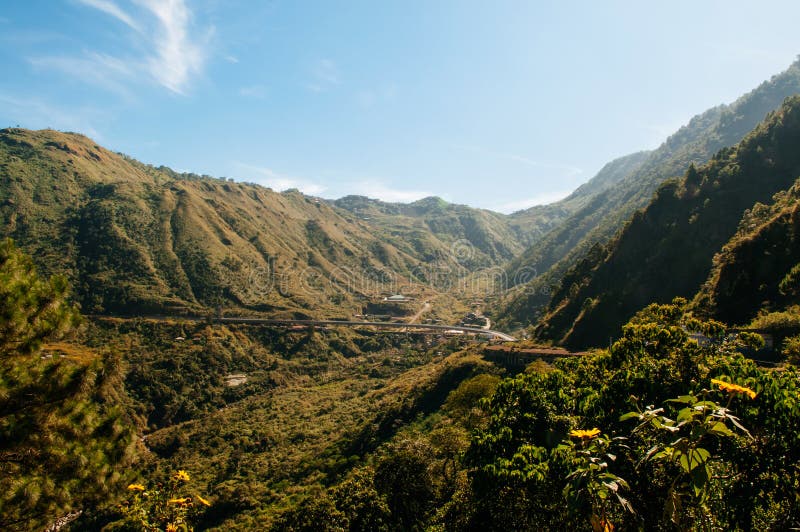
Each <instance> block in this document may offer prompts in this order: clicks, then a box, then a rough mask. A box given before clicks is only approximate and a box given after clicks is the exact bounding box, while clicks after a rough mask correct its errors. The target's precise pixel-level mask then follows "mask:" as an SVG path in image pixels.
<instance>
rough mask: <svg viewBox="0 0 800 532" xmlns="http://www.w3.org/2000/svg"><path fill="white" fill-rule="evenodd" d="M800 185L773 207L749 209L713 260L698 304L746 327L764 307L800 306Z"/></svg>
mask: <svg viewBox="0 0 800 532" xmlns="http://www.w3.org/2000/svg"><path fill="white" fill-rule="evenodd" d="M799 281H800V182H796V183H795V184H794V186H792V187H791V188H790V189H789V190H787V191H785V192H779V193H778V194H776V195H775V197H774V200H773V202H772V203H771V204H770V205H764V204H762V203H757V204H756V205H755V206H754V207H753V208H752V209H749V210H748V211H747V212H746V213H745V216H744V217H743V218H742V221H741V222H740V224H739V229H738V231H737V232H736V234H735V235H734V236H733V238H731V240H730V241H729V242H728V243H727V244H725V246H724V247H723V248H722V251H721V252H720V253H718V254H717V255H716V256H715V257H714V261H713V267H712V269H711V274H710V275H709V277H708V280H707V281H706V283H705V284H704V285H703V287H702V288H701V289H700V292H698V294H697V296H696V297H695V301H694V306H695V307H696V308H697V309H699V310H701V311H703V312H705V313H707V314H709V315H711V316H713V317H714V318H716V319H718V320H721V321H725V322H727V323H736V324H744V323H747V322H748V321H750V320H751V319H753V318H754V317H755V315H756V314H757V312H758V311H759V310H761V309H765V310H770V311H776V310H780V309H783V308H786V307H788V306H791V305H793V304H797V303H798V302H800V282H799Z"/></svg>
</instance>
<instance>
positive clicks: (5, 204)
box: [0, 129, 423, 315]
mask: <svg viewBox="0 0 800 532" xmlns="http://www.w3.org/2000/svg"><path fill="white" fill-rule="evenodd" d="M0 220H2V229H0V236H2V237H12V238H13V239H14V240H15V241H17V242H18V243H19V245H20V246H21V247H22V248H23V249H25V250H26V251H27V252H29V253H30V254H31V255H32V256H33V257H34V258H35V260H36V261H37V264H38V265H39V266H40V268H41V269H42V270H43V271H44V272H46V273H52V272H66V273H67V275H68V276H69V278H70V281H71V282H72V283H73V285H74V286H75V287H76V292H77V295H78V298H79V300H80V303H81V305H82V308H83V311H84V312H90V313H104V312H110V313H120V314H132V313H133V314H135V313H143V312H162V311H176V310H192V311H197V310H201V309H209V308H215V307H218V306H221V307H223V308H226V307H231V308H238V309H251V310H257V311H264V312H270V313H277V314H284V315H298V314H300V315H306V314H310V313H312V312H313V313H314V314H316V315H325V314H327V315H336V313H342V312H346V311H347V310H346V309H342V308H341V306H342V305H343V304H346V303H348V302H353V301H354V300H355V298H356V297H358V296H360V295H361V294H363V293H366V292H367V291H371V292H375V291H380V290H381V289H386V290H391V289H392V288H396V287H397V286H398V285H399V284H401V283H402V284H404V281H403V279H404V277H403V276H404V275H406V274H407V273H408V272H410V271H411V270H412V269H414V268H415V267H417V266H418V265H419V264H420V260H421V259H422V258H423V255H422V254H417V255H411V254H409V252H407V251H401V250H398V249H397V248H396V247H395V246H394V245H392V244H391V243H389V242H387V241H385V240H383V239H381V238H380V236H376V235H374V234H373V231H372V229H371V228H370V227H368V226H366V225H365V224H364V223H362V222H361V221H359V220H357V219H355V217H353V216H352V215H351V214H350V213H349V212H347V211H344V210H340V209H338V208H336V207H333V206H331V205H328V204H327V203H325V202H320V201H317V200H314V199H312V198H308V197H306V196H303V195H302V194H300V193H299V192H296V191H287V192H285V193H280V194H279V193H276V192H273V191H272V190H270V189H266V188H263V187H260V186H257V185H250V184H241V183H233V182H227V181H225V180H220V179H213V178H209V177H200V176H195V175H191V174H176V173H174V172H172V171H170V170H168V169H164V168H153V167H150V166H146V165H143V164H141V163H138V162H136V161H134V160H131V159H130V158H127V157H125V156H122V155H119V154H116V153H112V152H110V151H108V150H105V149H103V148H101V147H100V146H98V145H96V144H95V143H94V142H92V141H91V140H90V139H88V138H86V137H83V136H80V135H77V134H70V133H59V132H56V131H50V130H47V131H36V132H34V131H26V130H21V129H6V130H2V131H0ZM409 251H410V250H409ZM331 278H334V279H341V282H330V279H331Z"/></svg>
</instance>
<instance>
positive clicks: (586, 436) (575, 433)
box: [569, 428, 600, 440]
mask: <svg viewBox="0 0 800 532" xmlns="http://www.w3.org/2000/svg"><path fill="white" fill-rule="evenodd" d="M569 435H570V437H571V438H580V439H582V440H592V439H594V438H596V437H598V436H599V435H600V429H598V428H593V429H591V430H571V431H569Z"/></svg>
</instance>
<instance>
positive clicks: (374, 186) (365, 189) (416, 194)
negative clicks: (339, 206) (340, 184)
mask: <svg viewBox="0 0 800 532" xmlns="http://www.w3.org/2000/svg"><path fill="white" fill-rule="evenodd" d="M347 193H348V194H355V195H358V196H367V197H368V198H373V199H379V200H381V201H388V202H401V203H408V202H410V201H416V200H418V199H422V198H426V197H428V196H433V195H434V194H433V193H432V192H429V191H427V190H414V189H403V188H397V187H394V186H391V185H387V184H386V183H384V182H381V181H370V180H367V181H358V182H355V183H350V185H349V186H348V187H347Z"/></svg>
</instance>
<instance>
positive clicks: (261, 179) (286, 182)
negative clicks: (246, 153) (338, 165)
mask: <svg viewBox="0 0 800 532" xmlns="http://www.w3.org/2000/svg"><path fill="white" fill-rule="evenodd" d="M234 165H235V166H236V167H238V168H239V169H240V170H241V171H242V173H243V174H245V175H247V177H246V180H248V181H253V182H254V183H258V184H259V185H263V186H265V187H269V188H271V189H273V190H277V191H284V190H289V189H290V188H296V189H297V190H299V191H300V192H302V193H303V194H308V195H311V196H316V195H318V194H321V193H322V192H324V191H325V186H323V185H321V184H319V183H314V182H313V181H310V180H307V179H303V178H299V177H294V176H290V175H286V174H281V173H279V172H276V171H274V170H272V169H271V168H266V167H263V166H257V165H252V164H247V163H242V162H238V161H237V162H235V163H234Z"/></svg>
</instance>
